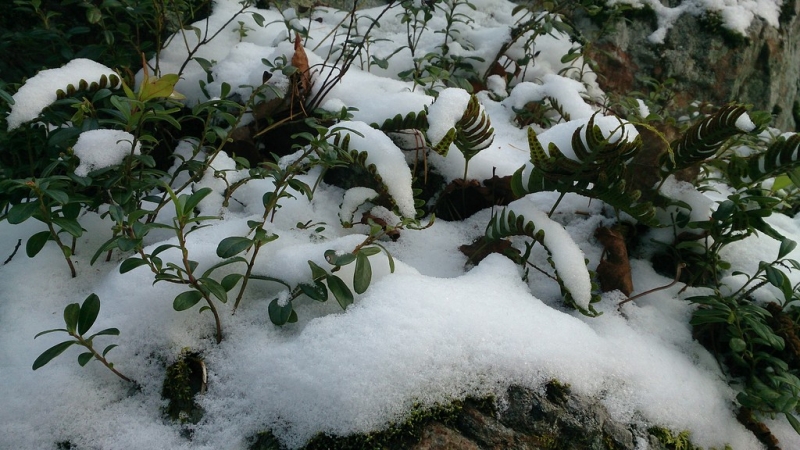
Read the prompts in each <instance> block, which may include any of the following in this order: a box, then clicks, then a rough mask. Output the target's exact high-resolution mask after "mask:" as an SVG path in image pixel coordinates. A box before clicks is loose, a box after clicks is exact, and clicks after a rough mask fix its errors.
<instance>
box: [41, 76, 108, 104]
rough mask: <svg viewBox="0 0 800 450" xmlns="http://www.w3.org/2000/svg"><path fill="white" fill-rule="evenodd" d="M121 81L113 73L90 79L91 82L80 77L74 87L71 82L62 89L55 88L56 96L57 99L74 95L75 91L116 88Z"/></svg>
mask: <svg viewBox="0 0 800 450" xmlns="http://www.w3.org/2000/svg"><path fill="white" fill-rule="evenodd" d="M121 81H122V80H121V79H120V78H119V77H118V76H117V75H114V74H111V75H109V76H105V75H100V79H99V80H97V81H92V82H91V83H89V82H88V81H86V80H84V79H81V80H80V81H79V82H78V86H77V87H75V86H74V85H72V84H68V85H67V88H66V90H64V89H58V90H56V98H57V99H58V100H62V99H64V98H67V97H71V96H73V95H75V93H76V92H78V91H91V92H93V91H99V90H100V89H104V88H106V87H108V88H111V89H114V88H116V87H117V86H119V85H120V83H121Z"/></svg>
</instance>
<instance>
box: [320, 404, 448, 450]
mask: <svg viewBox="0 0 800 450" xmlns="http://www.w3.org/2000/svg"><path fill="white" fill-rule="evenodd" d="M463 409H464V402H462V401H454V402H452V403H450V404H448V405H439V406H434V407H432V408H423V407H422V406H421V405H419V404H417V405H414V407H413V408H412V409H411V413H410V414H409V415H408V417H407V418H406V419H405V420H404V421H403V422H400V423H396V424H392V425H390V426H389V427H388V428H386V429H384V430H381V431H377V432H373V433H365V434H355V435H350V436H332V435H328V434H319V435H317V436H316V437H314V438H313V439H311V441H310V442H309V443H308V444H307V445H306V447H305V448H306V449H307V450H323V449H325V450H336V449H341V450H350V449H381V448H406V447H408V446H410V445H411V444H412V443H414V442H417V441H419V439H420V438H421V432H422V429H423V427H424V426H425V425H427V424H428V423H430V422H441V423H444V424H451V423H453V422H454V421H455V419H456V418H457V417H458V415H459V414H460V413H461V411H462V410H463Z"/></svg>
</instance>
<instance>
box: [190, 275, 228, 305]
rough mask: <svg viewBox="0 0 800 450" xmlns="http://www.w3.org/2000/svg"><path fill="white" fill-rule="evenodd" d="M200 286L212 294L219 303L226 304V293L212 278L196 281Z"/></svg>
mask: <svg viewBox="0 0 800 450" xmlns="http://www.w3.org/2000/svg"><path fill="white" fill-rule="evenodd" d="M197 281H198V282H199V283H200V285H201V286H203V287H204V288H206V289H208V291H209V292H211V293H212V294H214V297H217V299H219V301H221V302H222V303H227V302H228V291H227V290H226V289H225V288H224V287H222V285H221V284H219V283H218V282H217V281H216V280H214V279H212V278H200V279H199V280H197Z"/></svg>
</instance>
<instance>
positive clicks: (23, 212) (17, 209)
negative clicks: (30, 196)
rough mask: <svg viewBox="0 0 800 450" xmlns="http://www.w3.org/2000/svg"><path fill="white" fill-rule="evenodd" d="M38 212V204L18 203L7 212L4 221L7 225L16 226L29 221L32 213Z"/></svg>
mask: <svg viewBox="0 0 800 450" xmlns="http://www.w3.org/2000/svg"><path fill="white" fill-rule="evenodd" d="M38 210H39V202H28V203H19V204H16V205H14V206H12V207H11V209H9V210H8V216H7V217H6V220H8V223H10V224H12V225H16V224H19V223H22V222H25V221H26V220H28V219H30V217H31V216H32V215H33V213H35V212H36V211H38Z"/></svg>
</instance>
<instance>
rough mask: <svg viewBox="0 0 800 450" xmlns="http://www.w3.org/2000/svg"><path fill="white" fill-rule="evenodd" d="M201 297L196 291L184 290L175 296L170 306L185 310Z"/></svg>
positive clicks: (176, 309) (177, 309)
mask: <svg viewBox="0 0 800 450" xmlns="http://www.w3.org/2000/svg"><path fill="white" fill-rule="evenodd" d="M202 298H203V294H201V293H200V292H198V291H186V292H183V293H181V294H178V296H177V297H175V300H174V301H173V302H172V308H173V309H174V310H175V311H185V310H187V309H189V308H191V307H192V306H194V305H196V304H197V302H199V301H200V300H201V299H202Z"/></svg>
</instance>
